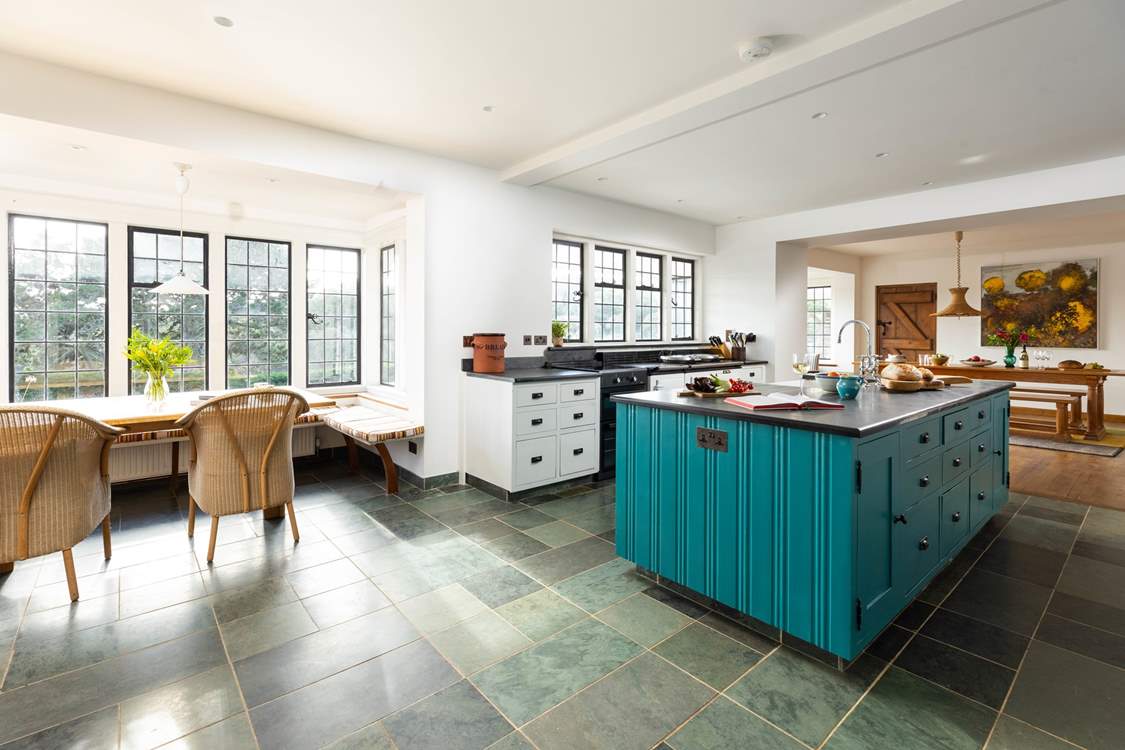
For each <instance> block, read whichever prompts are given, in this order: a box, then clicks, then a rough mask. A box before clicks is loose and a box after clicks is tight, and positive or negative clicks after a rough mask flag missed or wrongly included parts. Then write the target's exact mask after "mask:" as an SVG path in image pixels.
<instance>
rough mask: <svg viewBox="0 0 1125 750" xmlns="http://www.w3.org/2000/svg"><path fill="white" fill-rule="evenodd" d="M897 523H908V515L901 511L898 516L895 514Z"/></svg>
mask: <svg viewBox="0 0 1125 750" xmlns="http://www.w3.org/2000/svg"><path fill="white" fill-rule="evenodd" d="M895 523H901V524H902V525H903V526H905V525H906V516H905V515H903V514H902V513H899V514H898V515H897V516H895Z"/></svg>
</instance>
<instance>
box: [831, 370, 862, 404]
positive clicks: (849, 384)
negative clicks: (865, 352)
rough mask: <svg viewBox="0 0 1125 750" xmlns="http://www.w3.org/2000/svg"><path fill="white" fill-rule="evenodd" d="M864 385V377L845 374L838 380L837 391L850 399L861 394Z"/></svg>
mask: <svg viewBox="0 0 1125 750" xmlns="http://www.w3.org/2000/svg"><path fill="white" fill-rule="evenodd" d="M862 387H863V378H861V377H858V376H856V375H845V376H844V377H842V378H840V379H839V380H837V381H836V393H837V394H838V395H839V396H840V398H842V399H844V400H845V401H850V400H851V399H853V398H855V397H856V396H858V395H859V390H860V388H862Z"/></svg>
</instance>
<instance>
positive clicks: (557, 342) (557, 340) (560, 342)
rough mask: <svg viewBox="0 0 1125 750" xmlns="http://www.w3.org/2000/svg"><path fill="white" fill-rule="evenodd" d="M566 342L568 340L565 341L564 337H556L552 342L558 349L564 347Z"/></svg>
mask: <svg viewBox="0 0 1125 750" xmlns="http://www.w3.org/2000/svg"><path fill="white" fill-rule="evenodd" d="M565 342H566V339H564V338H563V337H562V336H555V338H554V340H552V341H551V343H552V344H553V345H554V347H555V348H556V349H558V348H559V347H560V346H562V345H563V344H564V343H565Z"/></svg>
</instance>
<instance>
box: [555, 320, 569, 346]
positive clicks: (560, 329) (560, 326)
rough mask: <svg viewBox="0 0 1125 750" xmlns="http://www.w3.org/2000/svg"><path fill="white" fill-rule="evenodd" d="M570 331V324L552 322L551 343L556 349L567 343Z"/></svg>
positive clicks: (557, 321)
mask: <svg viewBox="0 0 1125 750" xmlns="http://www.w3.org/2000/svg"><path fill="white" fill-rule="evenodd" d="M569 329H570V324H569V323H564V322H563V321H561V320H554V321H551V343H553V344H554V345H555V346H556V347H558V346H562V345H563V342H565V341H566V334H567V332H568V331H569Z"/></svg>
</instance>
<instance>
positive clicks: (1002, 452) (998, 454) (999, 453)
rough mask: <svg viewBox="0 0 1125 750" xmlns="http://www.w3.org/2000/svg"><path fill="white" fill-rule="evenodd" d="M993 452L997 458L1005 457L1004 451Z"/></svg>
mask: <svg viewBox="0 0 1125 750" xmlns="http://www.w3.org/2000/svg"><path fill="white" fill-rule="evenodd" d="M992 452H993V453H995V454H996V455H997V456H1003V455H1004V451H1002V450H994V451H992Z"/></svg>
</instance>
